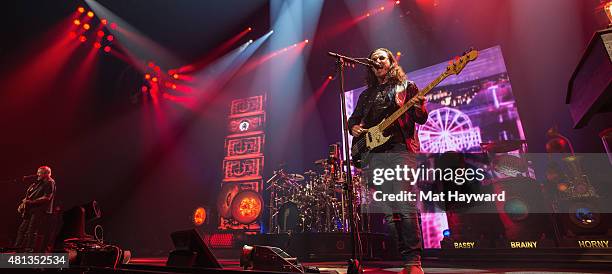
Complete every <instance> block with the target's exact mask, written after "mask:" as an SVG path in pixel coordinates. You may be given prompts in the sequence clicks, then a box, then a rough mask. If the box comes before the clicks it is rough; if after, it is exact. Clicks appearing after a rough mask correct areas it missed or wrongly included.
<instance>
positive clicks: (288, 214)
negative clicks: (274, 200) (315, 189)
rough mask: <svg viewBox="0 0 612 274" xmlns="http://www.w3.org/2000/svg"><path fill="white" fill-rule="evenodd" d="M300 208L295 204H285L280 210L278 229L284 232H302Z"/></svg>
mask: <svg viewBox="0 0 612 274" xmlns="http://www.w3.org/2000/svg"><path fill="white" fill-rule="evenodd" d="M300 221H301V220H300V214H299V210H298V206H297V204H296V203H294V202H286V203H284V204H283V205H282V206H281V207H280V208H279V210H278V228H279V230H280V232H281V233H284V232H302V231H303V229H302V226H301V225H300V224H299V223H301V222H300Z"/></svg>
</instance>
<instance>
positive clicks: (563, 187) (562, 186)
mask: <svg viewBox="0 0 612 274" xmlns="http://www.w3.org/2000/svg"><path fill="white" fill-rule="evenodd" d="M567 189H568V185H567V184H566V183H559V184H557V190H559V191H560V192H565V191H567Z"/></svg>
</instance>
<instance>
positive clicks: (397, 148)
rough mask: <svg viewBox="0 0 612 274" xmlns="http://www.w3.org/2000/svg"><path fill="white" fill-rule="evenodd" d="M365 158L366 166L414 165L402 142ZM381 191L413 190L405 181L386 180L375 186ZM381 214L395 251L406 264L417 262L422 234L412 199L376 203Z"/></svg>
mask: <svg viewBox="0 0 612 274" xmlns="http://www.w3.org/2000/svg"><path fill="white" fill-rule="evenodd" d="M370 156H371V157H367V159H368V160H367V161H368V165H369V167H370V168H381V167H382V168H394V167H395V166H396V165H400V166H403V165H408V167H411V168H414V167H416V160H415V157H414V154H410V153H408V151H407V150H406V146H405V145H404V144H392V145H388V146H387V147H386V149H384V150H383V151H379V152H377V153H376V154H371V155H370ZM377 188H378V189H379V190H381V191H383V193H399V192H401V191H412V192H413V193H414V192H415V190H416V189H417V188H416V187H415V186H411V185H410V184H409V183H407V182H405V181H388V182H384V183H383V184H382V185H380V186H378V187H377ZM378 205H379V206H380V205H382V207H379V208H380V209H381V210H382V213H384V214H385V225H386V227H387V229H388V231H389V233H390V236H391V237H392V238H393V239H394V240H395V241H396V242H397V247H398V249H399V253H400V254H401V255H402V258H403V260H404V262H405V264H406V265H420V264H421V253H422V251H423V236H422V234H421V225H420V222H419V210H418V208H417V205H416V202H385V203H380V204H378Z"/></svg>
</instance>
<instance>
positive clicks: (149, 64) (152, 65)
mask: <svg viewBox="0 0 612 274" xmlns="http://www.w3.org/2000/svg"><path fill="white" fill-rule="evenodd" d="M147 66H149V67H150V68H153V67H155V63H153V62H149V63H148V64H147Z"/></svg>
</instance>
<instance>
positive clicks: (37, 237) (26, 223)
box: [15, 212, 48, 252]
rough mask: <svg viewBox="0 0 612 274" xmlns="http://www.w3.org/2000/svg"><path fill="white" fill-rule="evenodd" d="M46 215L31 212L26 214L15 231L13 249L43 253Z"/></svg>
mask: <svg viewBox="0 0 612 274" xmlns="http://www.w3.org/2000/svg"><path fill="white" fill-rule="evenodd" d="M47 215H48V214H47V213H45V212H32V213H30V214H26V216H25V217H24V218H23V221H22V222H21V225H19V229H18V230H17V239H16V240H15V247H16V248H19V249H23V250H26V251H31V252H45V251H46V250H45V249H46V247H45V243H44V242H45V232H46V228H47V219H48V216H47Z"/></svg>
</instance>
